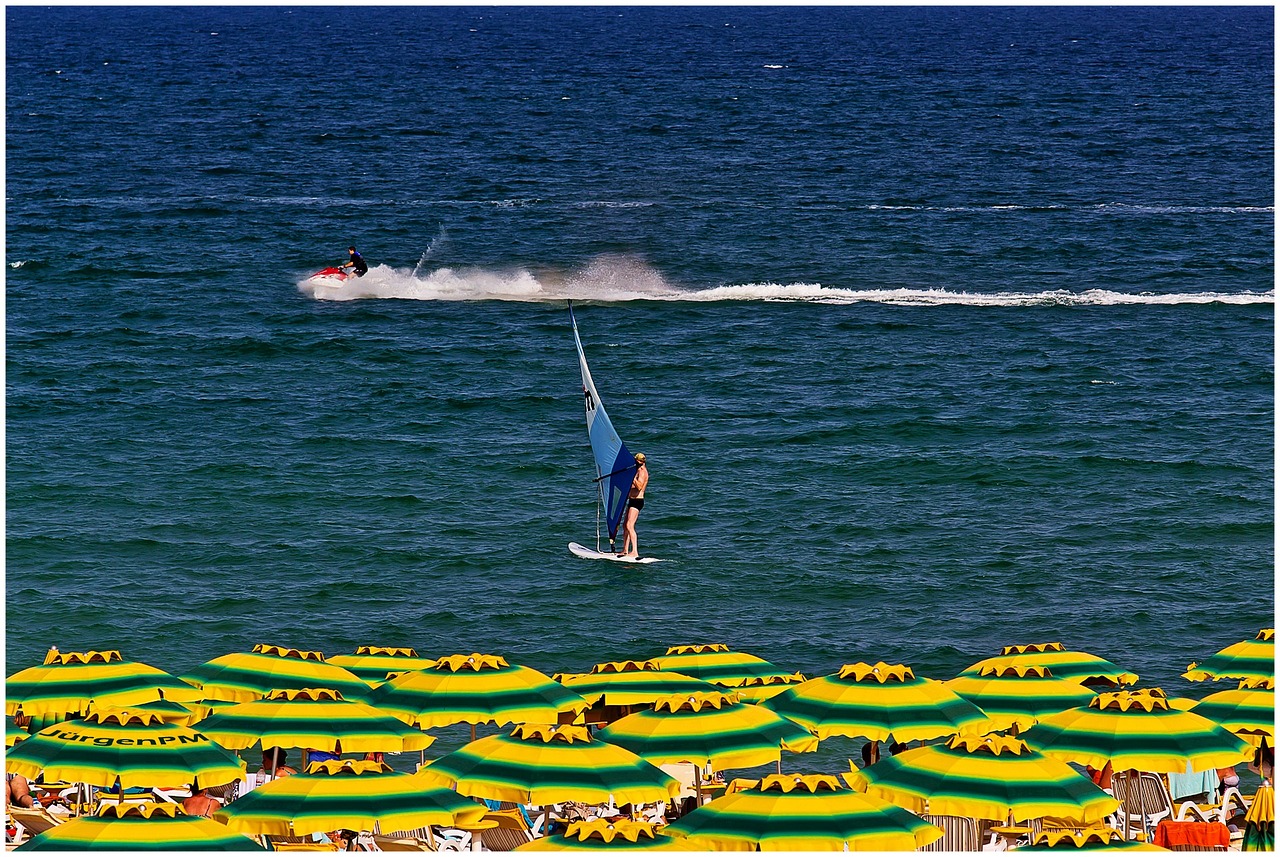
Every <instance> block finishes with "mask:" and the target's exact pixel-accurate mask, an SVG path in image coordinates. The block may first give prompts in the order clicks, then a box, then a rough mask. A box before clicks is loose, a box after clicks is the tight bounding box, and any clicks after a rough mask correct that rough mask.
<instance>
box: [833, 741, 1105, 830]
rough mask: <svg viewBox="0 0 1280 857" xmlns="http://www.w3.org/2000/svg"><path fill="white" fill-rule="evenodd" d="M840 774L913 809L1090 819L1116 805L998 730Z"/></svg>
mask: <svg viewBox="0 0 1280 857" xmlns="http://www.w3.org/2000/svg"><path fill="white" fill-rule="evenodd" d="M844 776H845V780H846V781H848V783H849V785H851V786H853V787H854V788H855V789H858V790H859V791H864V792H866V793H867V794H869V795H872V796H873V797H878V798H883V799H885V800H888V801H892V802H893V803H896V804H898V805H899V806H901V807H904V808H906V809H909V810H911V811H912V812H914V813H917V814H918V813H924V812H930V813H938V814H941V815H961V816H966V817H968V818H987V819H992V820H994V821H1005V820H1007V819H1008V818H1009V816H1010V814H1012V816H1013V818H1014V820H1016V821H1026V820H1029V819H1032V818H1043V817H1044V816H1046V815H1049V816H1060V817H1069V818H1077V819H1080V820H1082V821H1085V822H1094V821H1101V820H1102V819H1103V818H1105V817H1106V816H1108V815H1110V814H1111V813H1112V812H1115V810H1116V807H1118V806H1119V805H1120V802H1119V801H1117V800H1116V799H1115V798H1113V797H1111V795H1109V794H1107V793H1106V792H1104V791H1103V790H1102V789H1100V788H1098V787H1097V786H1096V785H1094V784H1093V783H1092V782H1090V781H1089V779H1088V778H1087V777H1084V776H1082V775H1081V774H1079V773H1077V772H1076V771H1075V769H1073V768H1072V767H1071V766H1070V765H1068V764H1067V763H1066V762H1063V761H1060V760H1058V759H1054V758H1051V757H1049V756H1045V755H1044V754H1042V753H1038V752H1036V751H1035V750H1032V749H1030V748H1029V747H1028V746H1027V745H1026V743H1025V742H1023V741H1019V740H1018V739H1017V738H1006V737H1003V736H1000V735H987V736H985V737H983V736H977V735H953V736H952V737H951V738H950V739H948V740H947V742H946V743H945V744H935V745H932V746H928V747H916V748H914V749H911V750H905V751H903V752H901V753H899V754H898V755H896V756H888V757H886V758H883V759H881V760H880V761H879V762H876V763H875V764H874V765H871V766H870V767H868V768H864V769H863V770H861V771H859V770H856V769H855V770H853V771H851V772H850V773H848V774H845V775H844Z"/></svg>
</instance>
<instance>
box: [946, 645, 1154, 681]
mask: <svg viewBox="0 0 1280 857" xmlns="http://www.w3.org/2000/svg"><path fill="white" fill-rule="evenodd" d="M1005 663H1015V664H1026V665H1028V666H1037V667H1048V668H1049V671H1050V672H1051V673H1052V674H1053V677H1054V678H1061V679H1066V680H1067V681H1074V682H1076V683H1077V684H1084V685H1089V686H1098V685H1101V686H1104V687H1115V686H1117V685H1123V684H1134V683H1135V682H1137V680H1138V674H1137V673H1132V672H1128V671H1127V670H1124V669H1121V668H1120V667H1118V666H1116V665H1115V664H1113V663H1111V661H1108V660H1106V659H1105V658H1100V657H1098V656H1097V655H1091V654H1089V653H1088V652H1074V651H1068V650H1067V649H1065V648H1063V645H1062V644H1061V643H1032V644H1030V645H1025V646H1005V647H1004V648H1003V649H1001V650H1000V654H999V655H996V656H995V657H993V658H986V659H985V660H981V661H978V662H977V663H976V664H973V665H972V666H970V667H968V668H966V669H965V670H963V671H962V672H961V673H960V675H978V674H979V672H980V671H981V670H982V668H983V667H985V666H988V665H990V664H1005Z"/></svg>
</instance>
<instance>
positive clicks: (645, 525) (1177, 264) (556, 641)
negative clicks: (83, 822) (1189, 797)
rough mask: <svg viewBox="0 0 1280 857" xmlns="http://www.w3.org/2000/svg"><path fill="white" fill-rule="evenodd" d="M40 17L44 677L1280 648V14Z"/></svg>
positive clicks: (16, 294) (35, 199)
mask: <svg viewBox="0 0 1280 857" xmlns="http://www.w3.org/2000/svg"><path fill="white" fill-rule="evenodd" d="M5 15H6V27H7V51H8V57H7V77H6V88H7V89H6V96H7V115H6V131H7V137H6V143H7V163H6V180H7V184H6V214H7V219H6V245H7V246H6V259H5V261H6V268H5V275H6V288H5V294H6V320H7V324H6V334H7V339H6V348H7V373H6V380H7V387H6V404H7V411H6V537H7V539H6V575H5V590H6V591H5V606H6V614H5V615H6V632H5V642H6V657H5V662H6V669H7V671H8V672H9V673H12V672H14V671H16V670H17V669H20V668H22V667H25V666H28V665H30V664H33V663H36V662H38V661H39V660H40V658H41V657H42V655H43V653H44V651H45V650H46V649H47V647H48V646H50V645H57V646H59V647H60V648H61V649H63V650H76V649H88V648H98V649H101V648H119V649H121V650H122V651H123V652H124V653H125V655H126V657H130V658H133V659H137V660H143V661H146V662H149V663H152V664H154V665H156V666H160V667H162V668H165V669H168V670H170V671H172V672H175V673H181V672H184V671H186V670H188V669H190V668H191V667H193V666H195V665H196V664H199V663H201V662H203V661H205V660H208V659H210V658H213V657H216V656H218V655H220V654H223V653H226V652H230V651H243V650H246V649H248V648H249V647H251V646H252V645H253V644H254V643H258V642H266V643H274V644H280V645H288V646H296V647H301V648H309V649H319V650H321V651H323V652H325V653H326V654H335V653H341V652H346V651H350V650H352V649H353V648H354V647H355V646H356V645H359V644H377V645H413V646H415V647H416V648H417V649H418V650H419V652H421V653H422V654H424V655H431V656H435V655H445V654H451V653H454V652H471V651H482V652H494V653H498V654H502V655H504V656H506V657H507V658H508V659H509V660H511V661H514V662H519V663H524V664H527V665H530V666H533V667H536V668H539V669H542V670H543V671H545V672H548V673H551V672H556V671H577V670H583V669H586V668H587V667H589V666H590V665H591V664H592V663H595V662H598V661H605V660H615V659H622V658H645V657H651V656H654V655H657V654H661V653H662V652H663V650H664V647H665V646H667V645H673V644H678V643H690V642H721V643H725V644H728V645H731V646H733V647H735V648H738V649H742V650H745V651H748V652H752V653H754V654H756V655H759V656H761V657H764V658H767V659H769V660H771V661H773V662H774V663H777V664H779V665H781V666H785V667H788V668H791V669H796V670H801V671H803V672H805V673H807V674H811V675H821V674H824V673H827V672H832V671H834V670H835V669H837V668H838V667H839V666H840V665H841V664H843V663H848V662H854V661H858V660H868V661H875V660H886V661H890V662H905V663H908V664H911V665H913V666H914V667H915V669H916V671H917V672H918V673H920V674H924V675H929V676H933V677H936V678H949V677H951V676H953V675H954V674H955V673H956V672H958V671H959V670H960V669H962V668H964V667H965V666H967V665H968V664H969V663H972V662H973V661H975V660H978V659H979V658H982V657H986V656H988V655H990V654H993V653H995V652H996V651H997V650H998V649H999V647H1000V646H1002V645H1005V644H1012V643H1030V642H1045V641H1061V642H1063V643H1064V644H1066V645H1067V646H1068V647H1071V648H1080V649H1086V650H1088V651H1092V652H1094V653H1096V654H1099V655H1103V656H1105V657H1108V658H1110V659H1112V660H1114V661H1116V662H1117V663H1120V664H1122V665H1124V666H1126V667H1128V668H1130V669H1132V670H1134V671H1136V672H1138V673H1140V674H1141V675H1142V677H1143V682H1142V683H1143V685H1148V686H1150V685H1158V686H1163V687H1165V688H1166V689H1168V690H1170V691H1171V692H1179V693H1184V692H1189V691H1191V692H1194V693H1196V694H1199V693H1201V692H1202V691H1201V690H1200V689H1195V688H1191V687H1189V686H1188V685H1187V684H1186V683H1185V682H1183V681H1182V680H1181V679H1180V678H1178V674H1179V673H1180V672H1182V671H1183V670H1184V669H1185V668H1186V664H1187V663H1188V662H1189V661H1191V660H1200V659H1203V658H1204V657H1207V656H1208V655H1210V654H1212V653H1213V652H1214V651H1216V650H1218V649H1219V648H1221V647H1223V646H1225V645H1228V644H1230V643H1232V642H1235V641H1236V640H1239V639H1243V638H1246V637H1252V636H1253V635H1254V634H1255V633H1256V631H1257V629H1258V628H1261V627H1271V626H1273V624H1274V608H1275V604H1274V548H1273V538H1274V535H1273V534H1274V448H1275V447H1274V430H1273V427H1274V365H1273V363H1274V330H1275V321H1274V313H1275V306H1274V291H1273V286H1274V255H1273V247H1274V223H1275V211H1274V174H1273V140H1274V113H1273V104H1274V90H1273V86H1274V83H1273V69H1274V59H1273V51H1274V41H1273V39H1274V36H1273V32H1274V27H1273V14H1272V12H1271V11H1270V10H1268V9H1265V8H1188V7H1180V8H1139V7H1127V8H1110V9H1100V8H1094V9H1090V8H1021V9H1006V8H976V9H974V8H969V9H966V8H951V7H933V8H903V7H898V8H888V9H877V8H814V9H802V8H792V7H784V8H727V7H725V8H671V7H655V8H627V7H598V8H518V7H509V8H483V7H468V8H444V7H432V8H409V7H395V8H372V9H346V8H330V7H316V8H296V9H286V8H277V7H234V8H161V7H140V8H128V7H102V8H71V7H60V8H52V9H42V8H34V7H10V8H8V9H6V12H5ZM349 243H355V244H356V245H357V246H359V247H360V248H361V250H362V252H363V253H364V255H365V256H366V258H368V259H369V261H370V263H371V265H372V269H371V271H370V272H369V274H368V276H366V277H365V278H363V279H362V280H360V281H358V282H355V283H353V284H351V285H347V286H343V287H342V288H341V289H334V288H327V287H319V288H317V287H315V286H313V285H311V284H310V283H309V282H308V276H309V274H310V273H312V272H313V271H315V270H317V269H319V268H322V267H325V266H327V265H329V264H333V263H335V262H337V261H338V260H340V259H342V258H343V257H344V256H345V248H346V246H347V245H348V244H349ZM569 298H572V299H575V300H576V301H577V305H576V306H577V313H578V319H579V324H580V326H581V328H582V335H583V340H584V346H585V348H586V351H587V356H588V359H589V360H590V361H591V364H592V369H593V373H594V375H595V378H596V382H597V384H598V386H599V387H600V392H601V396H602V398H603V400H604V402H605V404H606V406H607V407H608V408H609V410H610V413H611V415H612V417H613V420H614V423H615V425H616V426H617V427H618V429H619V431H620V432H621V434H622V436H623V437H624V438H625V439H626V441H627V442H628V444H629V446H630V447H631V448H632V449H633V450H642V451H644V452H645V453H646V454H647V455H648V459H649V462H650V468H651V473H652V483H651V486H650V492H649V497H650V499H649V502H648V505H647V506H646V508H645V510H644V513H643V515H642V516H641V519H640V535H641V546H642V549H643V551H644V552H645V553H648V554H652V555H655V556H658V557H661V558H663V559H664V560H665V562H664V563H662V564H659V565H654V566H649V567H646V568H643V569H642V570H635V569H630V568H626V567H620V566H617V565H612V564H609V565H605V564H601V563H591V562H585V561H581V560H577V559H575V558H573V557H571V556H570V555H569V554H568V553H567V551H566V549H565V546H566V543H567V542H569V541H571V540H576V541H584V542H585V541H592V540H593V539H594V535H595V503H594V488H593V485H592V478H593V477H594V476H595V473H594V471H593V465H592V463H591V456H590V451H589V449H588V446H587V441H586V433H585V426H584V421H583V414H582V404H581V389H580V382H579V378H578V370H577V365H576V362H575V356H574V352H573V341H572V336H571V333H570V329H569V323H568V322H569V319H568V313H567V312H566V310H565V301H566V299H569ZM824 764H826V763H824ZM843 764H844V763H843V759H842V758H837V757H836V756H832V757H831V759H830V760H829V766H830V767H831V768H832V769H833V770H835V769H839V768H841V767H843Z"/></svg>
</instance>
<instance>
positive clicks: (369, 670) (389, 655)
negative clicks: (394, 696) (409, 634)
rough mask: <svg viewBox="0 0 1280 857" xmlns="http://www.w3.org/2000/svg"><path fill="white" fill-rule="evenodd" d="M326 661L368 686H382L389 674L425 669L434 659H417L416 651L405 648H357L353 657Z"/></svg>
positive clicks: (341, 657)
mask: <svg viewBox="0 0 1280 857" xmlns="http://www.w3.org/2000/svg"><path fill="white" fill-rule="evenodd" d="M326 660H327V661H328V662H329V663H331V664H333V665H334V666H337V667H342V668H343V669H345V670H350V671H351V672H353V673H355V674H356V675H358V676H359V677H360V678H361V680H362V681H364V682H365V683H366V684H368V685H370V686H375V685H379V684H382V683H383V682H384V681H386V680H387V676H388V674H390V673H402V672H408V671H409V670H421V669H426V668H427V667H429V666H431V665H432V664H434V663H435V659H434V658H423V657H419V655H418V652H417V650H416V649H411V648H409V647H407V646H399V647H393V646H358V647H356V651H355V654H353V655H333V656H332V657H330V658H326Z"/></svg>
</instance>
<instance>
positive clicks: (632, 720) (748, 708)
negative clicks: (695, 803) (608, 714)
mask: <svg viewBox="0 0 1280 857" xmlns="http://www.w3.org/2000/svg"><path fill="white" fill-rule="evenodd" d="M736 698H737V697H736V695H732V694H725V693H695V694H690V695H687V696H686V695H678V696H669V697H665V698H663V699H659V700H658V701H657V702H656V703H655V704H654V706H653V708H651V709H647V710H645V711H637V712H636V713H634V714H629V715H627V716H626V717H623V718H622V719H621V720H618V721H616V722H614V723H612V724H610V725H609V726H607V727H605V728H604V729H602V730H600V731H599V732H597V733H596V737H597V738H599V739H600V740H601V741H608V742H609V743H610V744H617V745H618V746H619V747H624V748H626V749H628V750H630V751H631V752H633V753H635V754H636V755H637V756H639V757H641V758H642V759H645V760H646V761H648V762H651V763H653V764H655V765H661V764H665V763H668V762H693V763H694V764H695V765H698V766H700V767H704V766H707V765H711V766H712V768H714V769H715V770H721V771H722V770H724V769H725V768H753V767H755V766H756V765H767V764H771V763H775V764H776V763H777V762H778V761H779V760H780V759H781V757H782V751H783V750H788V751H790V752H792V753H808V752H812V751H813V750H816V749H818V739H817V737H816V736H815V735H814V734H813V733H812V732H810V731H809V730H807V729H805V728H804V727H803V726H800V725H798V724H796V723H794V722H792V721H790V720H787V719H786V718H785V717H780V716H778V715H777V714H774V713H773V712H772V711H769V710H768V709H765V708H761V707H759V706H757V705H747V704H744V703H741V702H736V701H735V700H736Z"/></svg>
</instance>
